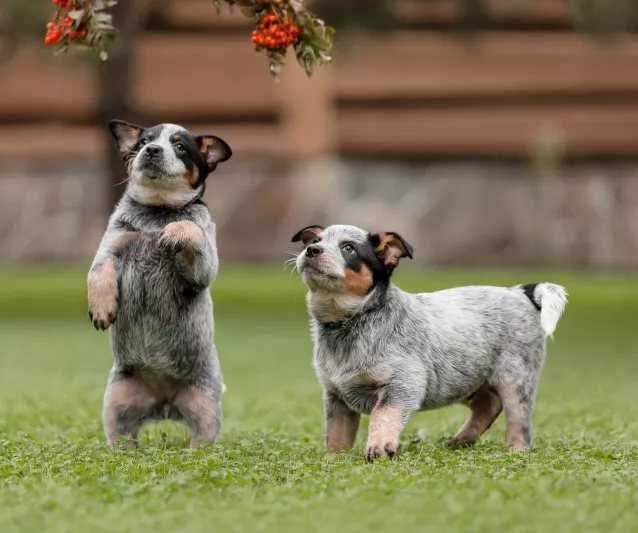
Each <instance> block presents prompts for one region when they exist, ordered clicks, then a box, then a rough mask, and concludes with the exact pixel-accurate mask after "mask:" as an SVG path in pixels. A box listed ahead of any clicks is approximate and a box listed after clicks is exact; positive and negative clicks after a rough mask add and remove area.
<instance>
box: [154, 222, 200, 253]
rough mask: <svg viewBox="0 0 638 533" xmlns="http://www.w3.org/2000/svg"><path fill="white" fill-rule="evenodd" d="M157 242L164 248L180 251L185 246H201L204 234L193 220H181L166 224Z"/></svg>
mask: <svg viewBox="0 0 638 533" xmlns="http://www.w3.org/2000/svg"><path fill="white" fill-rule="evenodd" d="M159 242H160V244H161V245H162V246H165V247H166V248H169V249H171V250H174V251H176V252H180V251H182V250H183V249H184V248H186V247H187V246H196V247H199V248H201V247H203V246H204V234H203V232H202V230H201V229H200V228H199V226H198V225H197V224H195V223H194V222H191V221H189V220H181V221H179V222H171V223H170V224H167V225H166V227H165V228H164V231H163V232H162V236H161V237H160V240H159Z"/></svg>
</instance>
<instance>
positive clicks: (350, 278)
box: [344, 263, 373, 296]
mask: <svg viewBox="0 0 638 533" xmlns="http://www.w3.org/2000/svg"><path fill="white" fill-rule="evenodd" d="M344 273H345V276H346V277H345V280H344V284H345V286H346V290H347V291H348V292H350V293H352V294H355V295H357V296H365V295H366V294H368V291H369V290H370V288H371V287H372V283H373V281H372V271H371V270H370V269H369V268H368V266H367V265H366V264H365V263H362V264H361V271H360V272H355V271H354V270H352V269H350V268H346V269H345V270H344Z"/></svg>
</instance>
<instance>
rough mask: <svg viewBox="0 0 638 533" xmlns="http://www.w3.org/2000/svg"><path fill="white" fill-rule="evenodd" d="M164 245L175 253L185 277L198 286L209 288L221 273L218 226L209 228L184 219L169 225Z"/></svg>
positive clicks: (163, 241)
mask: <svg viewBox="0 0 638 533" xmlns="http://www.w3.org/2000/svg"><path fill="white" fill-rule="evenodd" d="M160 244H161V245H163V246H164V247H166V248H168V249H171V250H173V251H174V252H175V261H176V264H177V268H178V270H179V272H180V274H181V275H182V277H183V278H184V279H185V280H186V281H187V282H188V283H190V284H191V285H193V286H194V287H197V288H200V289H203V288H205V287H208V286H209V285H210V284H211V282H212V281H213V279H214V277H215V275H216V274H217V266H218V257H217V248H216V246H215V225H214V224H213V223H210V224H208V225H207V227H206V228H202V227H200V226H199V225H198V224H196V223H195V222H191V221H189V220H182V221H179V222H171V223H170V224H167V226H166V227H165V228H164V231H163V232H162V236H161V238H160Z"/></svg>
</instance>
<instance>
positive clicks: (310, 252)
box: [306, 244, 323, 257]
mask: <svg viewBox="0 0 638 533" xmlns="http://www.w3.org/2000/svg"><path fill="white" fill-rule="evenodd" d="M321 253H323V248H322V247H321V246H319V245H318V244H311V245H310V246H308V248H306V255H307V256H308V257H314V256H315V255H319V254H321Z"/></svg>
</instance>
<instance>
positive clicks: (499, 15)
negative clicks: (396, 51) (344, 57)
mask: <svg viewBox="0 0 638 533" xmlns="http://www.w3.org/2000/svg"><path fill="white" fill-rule="evenodd" d="M486 4H487V7H488V8H489V10H490V13H491V16H492V19H493V20H495V21H497V22H501V23H521V22H524V23H526V24H529V25H534V24H536V25H547V24H551V25H564V24H567V23H568V22H569V20H570V18H571V17H570V13H569V6H568V5H567V0H523V1H519V2H516V1H512V0H487V1H486ZM397 14H398V16H399V19H400V20H402V21H405V22H411V23H415V22H420V23H450V22H453V21H455V20H458V18H459V3H458V2H451V1H449V0H438V1H434V0H433V1H431V2H424V1H423V0H404V1H400V2H398V3H397Z"/></svg>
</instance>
